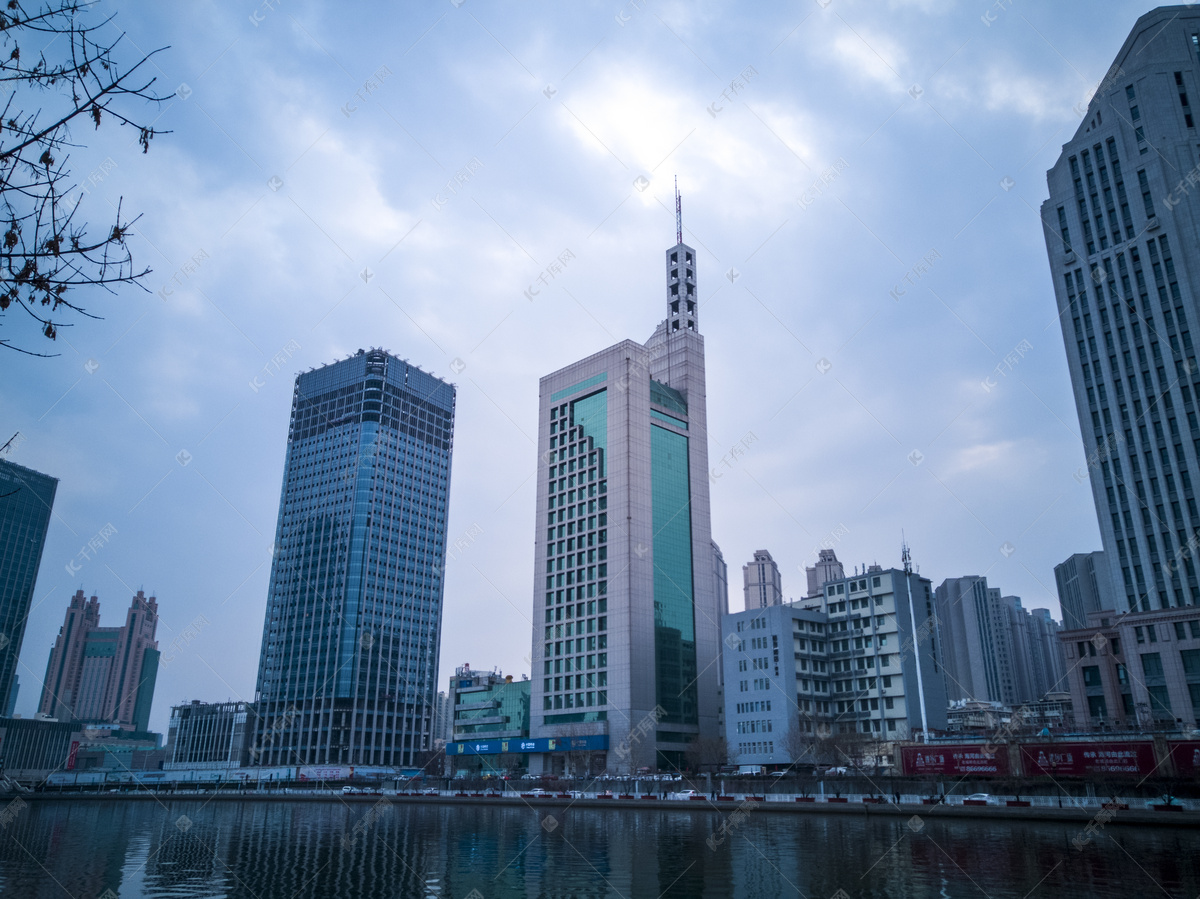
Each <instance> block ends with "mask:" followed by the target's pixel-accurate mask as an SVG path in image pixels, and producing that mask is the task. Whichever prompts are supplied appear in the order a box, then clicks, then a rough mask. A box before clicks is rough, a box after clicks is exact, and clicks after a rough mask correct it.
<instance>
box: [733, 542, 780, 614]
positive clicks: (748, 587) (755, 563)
mask: <svg viewBox="0 0 1200 899" xmlns="http://www.w3.org/2000/svg"><path fill="white" fill-rule="evenodd" d="M742 591H743V593H744V594H745V597H746V611H750V610H751V609H765V608H766V607H767V606H777V605H779V604H781V603H782V602H783V580H782V578H781V577H780V575H779V566H778V565H777V564H775V560H774V559H773V558H771V554H770V553H769V552H767V551H766V550H765V549H758V550H755V551H754V559H753V560H752V561H750V562H748V563H747V564H745V565H743V566H742Z"/></svg>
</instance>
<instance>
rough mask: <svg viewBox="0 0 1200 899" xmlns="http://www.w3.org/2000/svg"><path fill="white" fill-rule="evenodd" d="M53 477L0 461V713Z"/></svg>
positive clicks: (5, 705) (8, 699)
mask: <svg viewBox="0 0 1200 899" xmlns="http://www.w3.org/2000/svg"><path fill="white" fill-rule="evenodd" d="M57 490H58V479H57V478H52V477H50V476H49V475H44V474H41V473H40V472H36V471H33V470H32V469H29V468H25V467H23V466H21V465H16V464H14V463H12V462H6V461H4V460H3V459H0V712H2V711H4V710H7V709H10V708H11V707H12V703H13V700H14V699H15V698H16V697H15V696H12V695H10V694H11V693H12V691H13V689H14V684H15V682H16V680H15V678H16V669H17V658H18V657H19V656H20V655H21V642H22V640H23V639H24V637H25V621H26V619H27V618H28V617H29V606H30V603H31V601H32V600H33V586H34V583H35V582H36V581H37V573H38V566H39V565H41V563H42V549H43V547H44V546H45V545H46V531H47V529H48V528H49V527H50V509H51V507H52V506H53V505H54V494H55V491H57Z"/></svg>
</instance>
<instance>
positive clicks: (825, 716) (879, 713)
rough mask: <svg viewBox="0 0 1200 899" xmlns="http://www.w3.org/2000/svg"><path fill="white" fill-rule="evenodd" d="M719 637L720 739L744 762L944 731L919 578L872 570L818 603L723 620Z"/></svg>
mask: <svg viewBox="0 0 1200 899" xmlns="http://www.w3.org/2000/svg"><path fill="white" fill-rule="evenodd" d="M722 633H723V643H724V646H725V650H724V654H723V660H722V667H723V669H724V679H725V739H726V741H727V743H728V745H729V751H730V755H731V757H734V758H736V760H737V763H738V764H740V765H777V764H790V763H792V762H801V761H805V760H806V759H803V758H798V757H797V756H798V755H803V754H805V753H807V752H808V747H809V746H810V745H811V744H812V743H813V742H814V738H816V739H828V738H829V737H830V736H832V735H857V736H858V737H860V738H865V739H868V740H871V741H874V742H878V743H887V742H892V741H895V740H900V739H908V738H910V737H911V736H912V735H913V734H915V733H917V732H919V731H922V730H930V731H935V730H945V728H946V720H947V719H946V710H947V702H946V690H945V684H944V681H943V673H942V664H941V657H940V656H941V648H940V641H939V639H938V636H937V630H936V619H935V618H934V613H933V589H932V585H931V584H930V582H929V581H928V580H927V579H926V578H922V577H920V576H918V575H916V574H913V573H911V572H905V571H903V570H901V569H895V568H892V569H887V570H885V569H882V568H880V567H878V566H871V567H869V568H867V569H866V570H865V571H864V572H863V573H862V574H858V573H855V574H854V575H852V576H851V577H848V578H841V579H838V580H835V581H830V582H828V583H826V584H824V585H823V588H822V591H821V595H820V596H819V597H814V598H813V599H806V600H804V601H803V602H799V603H785V604H783V605H780V606H768V607H766V608H763V609H754V610H749V611H745V612H739V613H736V614H733V615H728V616H726V617H725V619H724V620H723V622H722ZM789 731H793V732H794V735H792V736H790V737H789ZM808 760H809V761H811V759H808ZM834 761H836V759H834Z"/></svg>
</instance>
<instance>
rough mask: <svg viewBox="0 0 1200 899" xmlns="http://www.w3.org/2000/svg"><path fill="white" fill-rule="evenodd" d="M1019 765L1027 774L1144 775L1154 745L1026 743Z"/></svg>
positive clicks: (1151, 765)
mask: <svg viewBox="0 0 1200 899" xmlns="http://www.w3.org/2000/svg"><path fill="white" fill-rule="evenodd" d="M1021 767H1022V768H1023V769H1024V771H1025V773H1026V774H1030V775H1033V774H1049V775H1051V776H1056V775H1061V776H1066V777H1071V776H1082V775H1087V774H1142V775H1145V774H1150V773H1151V772H1152V771H1154V767H1155V759H1154V744H1153V743H1026V744H1025V745H1023V746H1022V747H1021Z"/></svg>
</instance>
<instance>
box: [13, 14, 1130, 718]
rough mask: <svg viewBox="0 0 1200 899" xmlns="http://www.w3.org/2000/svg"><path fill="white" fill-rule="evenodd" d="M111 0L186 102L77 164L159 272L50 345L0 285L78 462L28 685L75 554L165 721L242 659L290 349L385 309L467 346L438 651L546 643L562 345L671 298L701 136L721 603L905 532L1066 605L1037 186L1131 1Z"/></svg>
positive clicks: (65, 492)
mask: <svg viewBox="0 0 1200 899" xmlns="http://www.w3.org/2000/svg"><path fill="white" fill-rule="evenodd" d="M103 6H105V7H108V8H109V9H110V10H112V11H115V12H116V17H115V19H114V22H113V27H114V28H116V29H119V30H121V31H124V32H126V34H127V41H128V46H126V48H125V52H126V53H127V54H131V55H132V54H136V53H137V52H138V51H149V50H152V49H154V48H156V47H160V46H167V45H169V46H170V49H168V50H166V51H165V52H163V53H161V54H159V55H157V56H156V57H155V58H154V59H155V74H156V76H157V78H158V82H157V84H158V85H159V86H160V87H161V88H162V90H163V92H164V93H165V94H169V95H171V99H170V100H169V101H168V102H167V103H165V104H163V107H162V108H161V109H159V110H153V109H148V110H140V108H139V111H143V112H145V113H146V114H147V115H149V116H155V115H157V116H159V118H158V122H157V124H158V126H159V127H162V128H167V129H170V130H171V132H172V133H171V134H168V135H164V136H162V137H159V138H156V139H155V140H154V142H153V144H152V146H151V150H150V153H149V154H148V155H142V153H141V152H140V149H139V148H138V147H137V146H136V143H133V142H132V141H131V140H130V137H131V135H130V134H128V133H123V132H121V131H120V130H117V129H112V128H102V129H101V130H100V131H99V132H97V133H95V134H93V133H91V132H90V131H89V132H87V134H86V139H87V141H88V142H89V144H90V146H89V147H88V148H87V149H86V150H80V151H77V152H76V153H75V154H74V157H73V162H72V168H73V171H74V173H75V176H76V178H77V179H78V180H80V181H82V182H84V183H88V184H89V185H90V189H91V194H90V195H89V197H88V202H89V203H90V204H92V205H91V206H90V207H88V208H89V210H92V211H93V214H92V215H91V216H90V218H92V220H94V221H97V222H102V221H103V220H104V219H106V218H108V217H109V215H110V214H111V210H110V204H115V203H116V202H117V200H118V199H120V198H124V199H123V202H124V204H125V208H126V209H127V210H135V211H140V212H141V213H142V219H141V221H140V222H139V223H138V231H139V233H138V235H137V237H136V238H135V239H134V240H133V244H132V246H133V250H134V253H135V258H136V260H137V261H138V262H140V263H144V264H146V265H149V266H150V267H151V268H152V269H153V270H154V271H153V274H152V275H150V276H149V278H148V279H147V281H146V284H147V286H148V287H149V288H150V292H149V293H143V292H139V291H137V290H126V291H123V292H121V293H120V294H119V295H118V296H117V297H110V296H107V295H103V294H99V295H92V296H87V297H85V296H84V295H82V294H79V295H77V296H76V301H77V302H81V303H82V304H83V305H85V306H86V307H87V309H88V310H89V311H90V312H94V313H96V314H99V315H102V316H103V320H102V321H88V320H82V319H81V320H78V323H77V324H76V325H75V327H72V328H64V329H63V330H62V331H61V336H60V338H59V339H58V341H57V342H56V343H55V344H53V345H51V344H49V342H48V341H45V340H42V339H40V338H38V336H37V335H36V333H35V332H33V331H26V330H22V329H23V328H24V324H23V323H21V322H19V321H17V320H16V319H14V318H12V317H11V316H10V317H8V318H0V334H2V335H3V336H4V337H5V338H7V339H10V340H13V341H14V342H18V343H20V344H22V345H24V346H27V347H30V348H34V349H40V350H47V349H51V350H56V351H57V352H59V353H60V355H58V356H57V357H56V358H53V359H34V358H30V357H26V356H19V355H17V354H15V353H11V352H6V353H4V354H3V355H0V367H2V371H3V376H4V382H5V384H6V385H7V386H6V388H5V389H4V390H3V392H2V393H0V422H2V423H3V426H4V429H5V432H6V433H5V435H4V439H7V437H8V435H9V434H10V433H11V432H17V431H19V432H20V433H21V435H22V436H23V438H24V441H23V442H21V443H20V445H19V446H18V447H17V448H16V449H15V451H13V453H12V454H11V455H10V456H9V458H11V459H12V460H13V461H16V462H19V463H21V464H24V465H27V466H30V467H32V468H36V469H38V470H40V471H44V472H47V473H49V474H52V475H54V476H56V477H58V478H59V479H60V484H59V490H58V499H57V502H56V505H55V510H54V511H55V516H54V520H53V523H52V525H51V528H50V534H49V538H48V541H47V545H46V552H45V556H44V559H43V564H42V569H41V575H40V578H39V581H38V585H37V591H36V597H35V607H34V609H33V612H32V613H31V615H30V619H29V626H28V629H27V631H26V635H25V644H24V649H23V652H22V657H21V668H20V678H21V694H20V698H19V701H18V705H17V710H18V712H21V713H24V714H32V712H33V711H35V709H36V703H37V700H38V697H39V695H40V691H41V682H40V679H41V676H42V674H43V673H44V670H45V665H46V658H47V654H48V652H49V649H50V646H51V645H52V643H53V640H54V636H55V634H56V633H57V630H58V627H59V625H60V624H61V622H62V616H63V612H64V609H65V606H66V604H67V601H68V599H69V597H70V596H71V594H72V593H73V592H74V591H75V590H77V589H79V588H81V587H82V588H83V589H84V590H85V591H87V593H88V594H89V595H91V594H93V593H94V594H96V595H98V596H99V597H100V600H101V603H102V609H103V613H104V623H105V624H108V625H116V624H120V623H122V622H123V620H124V611H125V608H126V607H127V606H128V603H129V599H130V597H131V595H132V593H133V592H134V591H136V590H138V589H145V590H146V591H147V593H154V594H155V595H157V597H158V601H159V608H160V613H161V616H162V622H161V625H160V628H159V645H160V648H162V649H163V650H164V652H165V653H166V654H168V655H171V656H173V659H172V661H171V662H170V663H169V664H168V665H166V666H165V667H164V668H163V669H162V670H161V672H160V675H159V680H158V689H157V692H156V696H155V707H154V713H153V717H152V722H151V723H152V726H153V727H154V728H155V729H157V730H162V731H165V730H166V724H167V718H168V715H169V707H170V705H172V704H174V703H178V702H181V701H184V700H190V699H194V698H197V699H204V700H224V699H227V698H238V697H240V698H246V699H251V698H253V692H254V686H255V677H256V672H257V664H258V652H259V643H260V639H261V634H262V621H263V611H264V608H265V602H266V590H267V582H268V576H269V570H270V557H269V550H270V546H271V543H272V541H273V539H274V527H275V519H276V514H277V511H278V502H279V489H280V480H281V475H282V469H283V461H284V444H285V440H286V435H287V424H288V413H289V408H290V401H291V392H292V382H293V378H294V376H295V374H296V373H297V372H299V371H303V370H305V369H307V368H309V367H311V366H316V365H321V364H324V363H327V362H330V361H333V360H336V359H338V358H342V357H344V356H346V355H347V354H349V353H352V352H354V351H356V350H357V349H358V348H360V347H363V348H365V347H370V346H381V347H384V348H386V349H389V350H390V351H392V352H393V353H395V354H397V355H400V356H403V357H405V358H407V359H409V360H410V361H411V362H413V363H415V364H417V365H419V366H421V367H422V368H424V369H425V370H427V371H431V372H433V373H434V374H437V375H439V376H440V377H444V378H446V379H449V380H452V381H453V382H455V383H456V384H457V385H458V413H457V424H456V433H455V452H454V468H453V480H452V486H451V503H450V524H449V532H450V533H449V536H450V539H451V541H454V540H457V539H460V538H462V539H464V541H465V544H467V545H466V546H465V548H464V549H463V550H462V551H461V552H460V553H459V554H458V555H457V557H456V558H454V559H453V560H452V561H451V562H450V563H449V565H448V570H447V577H446V597H445V610H446V611H445V624H444V628H443V632H442V647H441V658H442V675H441V677H440V681H441V682H442V683H444V682H445V680H446V677H447V676H448V675H449V674H450V673H451V671H452V670H453V667H454V666H456V665H460V664H463V663H470V664H471V665H472V666H473V667H477V668H491V667H494V666H495V667H500V668H501V669H503V670H504V671H505V672H506V673H514V674H520V673H524V672H526V671H527V670H528V662H527V661H526V659H527V657H528V654H529V643H530V626H531V625H530V620H529V615H530V608H531V604H532V576H533V557H532V555H533V536H534V532H533V527H534V521H533V513H534V484H535V481H534V472H535V466H536V449H535V442H534V435H535V429H536V422H537V382H538V378H539V377H540V376H542V375H544V374H547V373H549V372H551V371H554V370H556V369H558V368H560V367H562V366H563V365H566V364H568V363H570V362H572V361H574V360H576V359H578V358H581V357H582V356H585V355H588V354H590V353H592V352H594V351H596V350H598V349H601V348H603V347H605V346H608V345H610V344H612V343H615V342H616V341H618V340H620V339H624V338H634V339H638V340H645V339H646V338H647V337H648V336H649V335H650V333H651V332H652V331H653V329H654V327H655V325H656V323H657V322H658V320H659V319H660V318H661V317H662V316H663V315H664V314H665V310H664V307H663V302H664V301H663V268H662V256H661V254H662V251H663V250H664V249H665V248H666V247H667V246H668V245H670V244H672V243H673V242H674V233H673V232H674V221H673V208H672V207H673V193H672V191H673V179H674V178H675V177H676V176H678V179H679V186H680V189H681V191H682V193H683V210H684V229H685V239H686V240H687V241H688V242H690V243H691V244H692V245H693V246H695V247H697V248H698V251H699V271H698V274H699V283H700V296H701V299H702V304H703V305H702V314H701V325H702V331H703V333H704V334H705V337H706V340H707V355H708V377H709V381H708V391H709V392H708V402H709V406H708V413H709V423H710V428H711V430H710V434H709V437H710V446H709V453H710V457H711V459H712V462H713V466H714V472H713V477H714V480H713V485H712V508H713V534H714V536H715V538H716V540H717V541H718V543H719V544H720V545H721V547H722V549H723V550H724V554H725V557H726V560H727V561H728V563H729V567H730V580H731V596H730V599H731V604H732V605H733V606H734V607H735V608H740V607H741V602H742V599H741V566H742V564H744V563H745V562H746V561H747V560H748V559H749V558H750V555H751V553H752V552H753V551H754V550H755V549H759V548H767V549H769V550H770V551H771V552H772V553H773V555H774V556H775V558H776V559H777V560H778V561H779V563H780V566H781V568H782V569H783V577H784V591H785V594H787V595H788V596H792V597H798V596H800V595H801V594H802V592H803V590H804V575H803V567H804V565H805V564H811V563H812V561H813V560H814V558H815V551H816V549H817V547H818V546H819V545H820V544H821V543H822V542H823V541H828V540H832V541H833V542H834V545H835V549H836V551H837V553H838V556H839V557H840V558H841V559H842V560H843V561H844V562H845V563H846V564H847V567H848V568H849V567H850V566H853V565H856V564H863V563H866V564H870V563H872V562H879V563H880V564H882V565H884V566H891V565H897V564H898V563H899V559H900V543H901V532H902V531H903V533H904V534H905V535H906V536H907V539H908V541H909V543H910V544H911V546H912V551H913V555H914V558H915V561H916V562H917V564H918V565H919V566H920V570H921V573H922V574H923V575H925V576H928V577H930V578H932V580H933V581H934V583H935V585H936V584H937V583H940V582H941V580H942V579H944V578H947V577H956V576H961V575H966V574H986V575H987V576H988V578H989V581H990V582H991V583H992V584H993V585H994V586H999V587H1000V588H1001V589H1002V590H1004V592H1005V593H1014V594H1017V595H1020V596H1021V597H1022V599H1023V601H1024V603H1025V606H1026V608H1037V607H1048V608H1050V609H1051V610H1052V611H1053V612H1054V614H1055V615H1056V616H1057V615H1058V604H1057V600H1056V596H1055V590H1054V574H1053V566H1054V565H1055V564H1056V563H1057V562H1059V561H1061V560H1062V559H1064V558H1065V557H1066V556H1067V555H1069V554H1071V553H1073V552H1081V551H1089V550H1092V549H1097V548H1099V534H1098V530H1097V527H1096V523H1095V510H1094V506H1093V503H1092V498H1091V491H1090V487H1089V485H1088V483H1087V481H1086V480H1084V481H1083V482H1082V483H1080V480H1079V478H1078V477H1077V476H1076V473H1077V472H1078V470H1079V469H1080V467H1081V466H1082V465H1083V464H1084V461H1085V460H1084V454H1083V450H1082V444H1081V442H1080V438H1079V433H1078V432H1079V427H1078V419H1077V417H1076V412H1075V408H1074V404H1073V401H1072V398H1071V393H1070V385H1069V380H1068V375H1067V368H1066V364H1065V356H1064V352H1063V345H1062V336H1061V331H1060V329H1059V326H1058V322H1057V319H1056V315H1055V308H1054V299H1053V294H1052V289H1051V282H1050V277H1049V271H1048V267H1047V263H1046V257H1045V248H1044V242H1043V236H1042V228H1041V224H1040V222H1039V220H1038V210H1039V207H1040V205H1041V203H1042V201H1043V199H1044V198H1045V196H1046V186H1045V170H1046V169H1047V168H1048V167H1049V166H1050V165H1051V164H1053V162H1054V160H1055V159H1056V157H1057V155H1058V153H1059V149H1060V146H1061V145H1062V144H1063V143H1064V142H1065V141H1067V140H1068V139H1069V137H1070V136H1071V134H1072V133H1073V132H1074V130H1075V128H1076V126H1077V125H1078V123H1079V121H1080V118H1081V111H1082V106H1081V104H1082V103H1083V102H1084V101H1086V99H1087V98H1088V97H1089V96H1090V94H1091V92H1092V91H1093V90H1094V89H1095V87H1096V85H1097V84H1098V82H1099V81H1100V80H1101V78H1102V77H1103V76H1104V74H1105V71H1106V69H1107V67H1108V65H1109V64H1110V62H1111V60H1112V58H1113V57H1114V56H1115V54H1116V52H1117V50H1118V49H1119V47H1120V45H1121V42H1122V41H1123V40H1124V38H1125V36H1126V34H1127V33H1128V31H1129V29H1130V28H1131V27H1132V25H1133V22H1134V20H1135V19H1136V18H1137V16H1138V15H1140V14H1142V13H1144V12H1145V11H1147V10H1148V9H1150V8H1151V4H1149V3H1147V2H1145V0H1106V2H1105V3H1104V4H1103V8H1104V11H1105V15H1102V16H1101V15H1096V14H1095V12H1096V4H1095V3H1094V2H1086V0H1058V2H1055V3H1053V4H1050V3H1036V4H1035V3H1031V2H1022V0H1000V2H991V0H988V2H984V0H958V2H955V0H886V2H885V0H794V2H778V3H756V4H753V6H752V7H748V6H747V5H745V4H735V3H717V2H669V0H630V2H627V3H625V4H624V5H622V3H621V2H620V0H611V2H573V3H570V4H565V3H536V2H529V0H525V2H503V3H501V2H484V0H428V2H420V3H409V4H390V3H357V4H353V6H352V8H347V5H344V4H333V3H317V2H311V0H268V2H262V3H261V4H258V3H255V2H252V0H240V2H236V3H232V4H231V3H213V2H197V3H191V4H183V5H179V4H168V5H164V4H157V3H149V2H133V0H128V2H106V3H104V4H103ZM750 10H752V11H750ZM565 251H570V253H571V254H573V258H571V259H570V260H569V261H568V263H567V265H566V266H565V267H564V268H563V269H562V271H561V272H559V273H557V274H555V275H554V276H553V277H551V276H550V275H549V274H546V273H547V271H548V267H549V266H550V264H551V262H552V261H554V260H555V259H556V258H557V257H558V256H560V255H562V254H563V253H564V252H565ZM539 276H543V278H544V279H545V280H546V281H548V282H549V286H548V287H546V288H545V289H543V288H542V287H541V285H539V284H538V283H537V282H538V278H539ZM531 285H535V286H536V287H537V290H538V292H537V293H536V295H534V294H533V293H532V292H531V293H529V294H528V295H527V293H526V291H527V290H528V288H529V287H530V286H531ZM531 297H532V298H531ZM1006 359H1007V360H1008V361H1007V362H1006ZM751 436H752V437H753V438H754V439H753V440H750V439H749V438H750V437H751ZM0 442H2V441H0ZM743 442H745V445H747V446H748V448H747V449H746V450H745V452H744V453H740V454H737V455H734V454H732V453H731V450H732V448H733V447H735V446H736V445H738V444H739V443H743ZM106 526H108V530H109V531H110V532H112V531H113V529H115V533H112V535H111V537H109V538H108V539H107V542H105V543H104V544H103V546H102V548H101V549H100V550H99V551H98V552H96V553H93V554H92V557H91V559H90V560H82V559H81V557H80V554H79V553H80V549H81V548H82V547H83V546H85V545H86V544H87V543H88V541H89V540H90V539H91V538H93V537H94V536H95V535H96V534H97V533H99V532H101V531H103V530H104V529H105V528H106ZM468 534H473V535H474V536H471V537H467V536H466V535H468ZM74 569H78V570H74ZM189 625H192V626H193V627H194V628H195V631H198V633H196V632H195V631H194V634H195V635H194V637H193V638H191V639H190V641H184V640H181V639H180V635H181V634H182V633H183V632H184V631H185V629H186V628H188V626H189ZM177 640H178V641H179V642H178V643H176V648H175V649H172V642H173V641H177ZM184 642H187V645H186V646H182V644H183V643H184ZM181 646H182V648H180V647H181Z"/></svg>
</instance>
